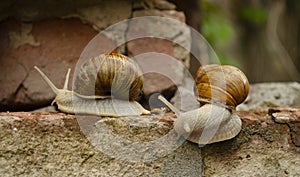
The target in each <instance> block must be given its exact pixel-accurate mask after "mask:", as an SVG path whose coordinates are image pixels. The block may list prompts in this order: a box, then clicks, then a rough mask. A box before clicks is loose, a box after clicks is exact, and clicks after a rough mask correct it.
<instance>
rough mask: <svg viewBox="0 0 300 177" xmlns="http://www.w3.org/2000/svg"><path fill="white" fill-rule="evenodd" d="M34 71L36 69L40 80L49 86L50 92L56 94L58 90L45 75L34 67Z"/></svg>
mask: <svg viewBox="0 0 300 177" xmlns="http://www.w3.org/2000/svg"><path fill="white" fill-rule="evenodd" d="M34 69H36V70H37V71H38V72H39V73H40V75H41V76H42V78H43V79H44V80H45V81H46V83H47V84H48V85H49V86H50V88H51V89H52V91H53V92H54V93H55V94H58V92H59V90H60V89H58V88H57V87H56V86H55V85H54V84H53V82H51V80H50V79H49V78H48V77H47V76H46V74H44V73H43V72H42V71H41V70H40V69H39V68H38V67H37V66H34Z"/></svg>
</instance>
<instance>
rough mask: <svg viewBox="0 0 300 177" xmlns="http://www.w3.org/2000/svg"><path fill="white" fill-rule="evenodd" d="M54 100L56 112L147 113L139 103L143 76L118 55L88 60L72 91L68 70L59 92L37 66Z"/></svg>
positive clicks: (105, 55) (130, 63) (122, 56)
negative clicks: (68, 87) (52, 93)
mask: <svg viewBox="0 0 300 177" xmlns="http://www.w3.org/2000/svg"><path fill="white" fill-rule="evenodd" d="M34 68H35V69H36V70H37V71H38V72H39V73H40V74H41V76H42V77H43V79H44V80H45V81H46V82H47V83H48V85H49V86H50V87H51V89H52V90H53V92H54V93H55V94H56V97H55V99H54V101H53V103H54V102H56V104H57V105H58V109H59V110H61V111H63V112H66V113H72V114H94V115H100V116H114V117H119V116H128V115H141V114H150V112H149V111H148V110H146V109H144V108H143V107H142V106H141V105H140V104H139V103H138V102H136V101H134V100H135V99H137V98H138V96H139V95H140V92H141V91H142V87H143V77H142V75H141V71H140V70H139V68H138V65H137V64H135V63H134V61H133V60H131V59H130V58H128V57H126V56H124V55H121V54H103V55H100V56H98V57H95V58H92V59H90V60H88V61H87V63H85V64H84V65H83V67H82V68H81V69H80V71H79V74H78V76H77V78H76V80H75V85H74V86H75V90H74V91H70V90H67V85H68V81H69V74H70V69H69V70H68V72H67V75H66V80H65V84H64V88H63V89H58V88H57V87H56V86H55V85H54V84H53V83H52V82H51V81H50V79H49V78H48V77H47V76H46V75H45V74H44V73H43V72H42V71H41V70H40V69H39V68H38V67H37V66H35V67H34ZM89 84H90V85H89Z"/></svg>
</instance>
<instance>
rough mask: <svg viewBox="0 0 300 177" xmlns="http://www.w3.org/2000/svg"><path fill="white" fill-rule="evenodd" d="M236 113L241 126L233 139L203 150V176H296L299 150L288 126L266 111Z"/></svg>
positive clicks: (298, 173)
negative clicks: (240, 129) (239, 117)
mask: <svg viewBox="0 0 300 177" xmlns="http://www.w3.org/2000/svg"><path fill="white" fill-rule="evenodd" d="M297 109H298V110H299V108H297ZM238 114H239V115H240V116H241V118H242V122H243V126H242V131H241V132H240V133H239V135H238V136H237V137H236V138H234V139H231V140H228V141H224V142H219V143H215V144H211V145H207V146H205V147H204V148H203V149H202V152H203V153H202V154H203V165H204V169H203V171H204V174H203V175H204V176H299V175H300V170H299V168H298V167H299V164H300V149H299V147H298V146H297V144H295V143H294V142H293V141H292V139H291V128H290V127H289V126H288V125H287V124H278V123H276V122H274V121H273V120H272V119H271V118H270V115H269V114H268V112H267V111H259V110H253V111H247V112H246V111H243V112H242V111H240V112H238ZM298 133H299V132H298ZM297 136H298V137H299V134H297Z"/></svg>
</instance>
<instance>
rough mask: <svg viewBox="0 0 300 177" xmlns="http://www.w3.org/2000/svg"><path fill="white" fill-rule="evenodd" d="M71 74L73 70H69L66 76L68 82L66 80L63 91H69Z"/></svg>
mask: <svg viewBox="0 0 300 177" xmlns="http://www.w3.org/2000/svg"><path fill="white" fill-rule="evenodd" d="M70 72H71V68H69V69H68V72H67V74H66V80H65V84H64V87H63V90H68V84H69V79H70Z"/></svg>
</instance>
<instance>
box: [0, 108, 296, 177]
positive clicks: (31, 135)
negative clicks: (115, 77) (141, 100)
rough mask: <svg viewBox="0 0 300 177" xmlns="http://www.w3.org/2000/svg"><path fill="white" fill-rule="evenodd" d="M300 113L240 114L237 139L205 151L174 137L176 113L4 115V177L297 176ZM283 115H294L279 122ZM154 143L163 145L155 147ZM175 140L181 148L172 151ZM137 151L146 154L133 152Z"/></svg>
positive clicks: (0, 167) (0, 122) (0, 146)
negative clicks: (104, 115) (109, 115)
mask: <svg viewBox="0 0 300 177" xmlns="http://www.w3.org/2000/svg"><path fill="white" fill-rule="evenodd" d="M299 110H300V107H277V108H272V109H269V110H268V111H266V110H252V111H238V112H237V114H238V115H239V116H240V117H241V119H242V122H243V126H242V131H241V132H240V133H239V134H238V136H237V137H235V138H233V139H231V140H227V141H223V142H219V143H214V144H210V145H206V146H204V147H203V146H201V147H199V146H198V145H197V144H194V143H191V142H188V141H184V139H182V138H181V137H179V136H178V135H177V134H176V133H175V132H172V128H173V120H172V119H173V118H175V119H176V116H175V115H174V114H173V113H166V114H164V115H161V114H153V115H148V116H138V117H121V118H105V117H103V118H100V117H96V116H83V115H82V116H77V119H76V118H75V116H74V115H67V114H64V113H48V112H35V113H29V112H16V113H14V112H12V113H0V127H1V128H0V136H1V141H0V174H1V176H47V175H50V176H78V175H80V176H191V177H193V176H195V177H196V176H197V177H198V176H299V175H300V171H299V165H300V146H299V145H298V144H297V143H296V142H295V141H294V140H293V137H294V136H297V137H299V136H300V134H299V133H300V132H299V131H295V132H294V131H293V130H292V129H293V128H292V127H293V126H294V125H296V124H297V123H299V122H300V116H299ZM275 113H276V114H275ZM279 113H281V114H282V115H287V113H290V116H285V118H284V120H285V121H284V122H282V121H280V123H278V115H279ZM282 115H281V116H280V117H281V120H283V119H282V117H283V116H282ZM276 117H277V118H276ZM287 123H288V124H289V125H288V124H287ZM79 125H80V126H79ZM109 132H110V133H109ZM292 133H295V134H294V135H291V134H292ZM110 135H113V137H111V136H110ZM166 135H169V136H168V138H167V139H166V140H163V142H159V140H160V139H161V138H163V137H165V136H166ZM91 138H92V139H91ZM118 138H121V139H118ZM98 139H99V140H98ZM173 140H176V141H173ZM149 142H154V143H149ZM155 142H159V144H156V146H153V145H155ZM172 142H179V143H178V144H176V143H175V144H173V145H175V146H172ZM97 143H98V144H97ZM101 143H102V144H101ZM132 145H133V146H132ZM137 145H142V146H141V147H143V148H133V147H134V146H137ZM157 145H158V146H157ZM100 146H101V147H102V148H101V147H100ZM115 146H120V148H117V149H116V148H112V147H115ZM99 147H100V148H99ZM103 147H104V148H103ZM105 147H107V148H109V147H111V148H109V149H105ZM166 149H167V151H165V150H166ZM170 149H171V150H170ZM109 151H111V152H113V154H110V153H109ZM132 152H134V154H133V153H132ZM140 154H143V155H142V156H139V155H140ZM149 157H150V158H149Z"/></svg>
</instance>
